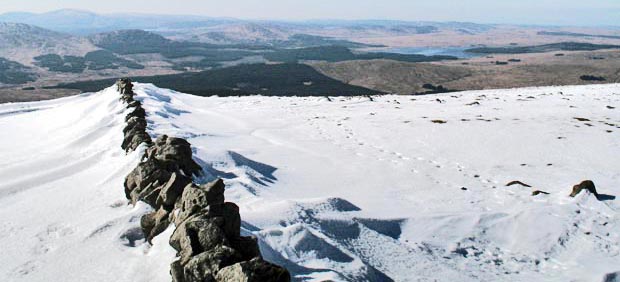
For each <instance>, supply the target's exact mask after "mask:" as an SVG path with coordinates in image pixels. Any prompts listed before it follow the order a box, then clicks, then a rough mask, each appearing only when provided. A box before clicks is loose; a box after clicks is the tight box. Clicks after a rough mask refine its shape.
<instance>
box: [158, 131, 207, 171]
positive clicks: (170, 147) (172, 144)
mask: <svg viewBox="0 0 620 282" xmlns="http://www.w3.org/2000/svg"><path fill="white" fill-rule="evenodd" d="M146 156H147V158H155V159H157V160H159V161H161V162H163V163H164V164H166V165H168V166H169V168H171V169H174V170H177V169H178V170H181V171H182V172H183V173H185V175H192V174H198V173H199V172H200V170H201V168H200V166H199V165H198V164H197V163H196V162H195V161H194V160H193V159H192V147H191V145H190V144H189V142H187V141H186V140H185V139H182V138H175V137H168V136H167V135H162V136H159V137H157V139H156V140H155V145H154V146H152V147H151V148H149V149H148V150H147V152H146Z"/></svg>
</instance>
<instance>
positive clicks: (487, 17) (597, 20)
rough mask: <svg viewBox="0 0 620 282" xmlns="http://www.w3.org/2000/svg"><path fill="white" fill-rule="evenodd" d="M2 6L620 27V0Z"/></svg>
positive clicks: (63, 1)
mask: <svg viewBox="0 0 620 282" xmlns="http://www.w3.org/2000/svg"><path fill="white" fill-rule="evenodd" d="M0 4H1V5H0V12H8V11H32V12H46V11H51V10H56V9H62V8H72V9H83V10H90V11H94V12H97V13H118V12H130V13H135V12H142V13H158V14H193V15H205V16H215V17H235V18H245V19H287V20H295V19H300V20H301V19H325V18H329V19H400V20H435V21H471V22H479V23H520V24H558V25H620V0H589V1H586V0H372V1H371V0H173V1H171V0H96V1H91V0H0Z"/></svg>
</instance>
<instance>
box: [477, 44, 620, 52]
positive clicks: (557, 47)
mask: <svg viewBox="0 0 620 282" xmlns="http://www.w3.org/2000/svg"><path fill="white" fill-rule="evenodd" d="M603 49H620V45H610V44H592V43H580V42H561V43H553V44H545V45H537V46H510V47H480V48H472V49H467V50H465V52H469V53H477V54H526V53H543V52H553V51H596V50H603Z"/></svg>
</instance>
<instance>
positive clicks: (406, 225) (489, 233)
mask: <svg viewBox="0 0 620 282" xmlns="http://www.w3.org/2000/svg"><path fill="white" fill-rule="evenodd" d="M134 91H135V92H136V93H137V94H138V95H137V98H136V99H140V100H141V102H142V103H143V107H144V108H145V109H146V112H147V115H148V116H147V120H148V132H149V134H150V135H151V136H152V137H157V136H159V135H162V134H168V135H170V136H176V137H181V138H186V139H187V140H188V141H189V142H190V143H191V144H192V147H193V148H194V159H195V161H196V162H197V163H198V164H199V165H200V166H201V167H202V169H203V172H204V177H202V178H201V179H195V181H196V182H199V183H206V182H208V181H211V180H213V179H215V178H217V177H220V178H223V179H225V182H226V186H227V190H226V198H227V199H228V200H229V201H232V202H235V203H237V204H238V205H239V207H240V212H241V218H242V219H243V220H244V222H243V223H242V228H243V230H242V233H243V234H245V235H249V234H253V235H255V236H257V237H258V238H259V240H260V245H261V251H262V253H263V255H264V256H265V258H266V259H268V260H270V261H273V262H275V263H277V264H280V265H283V266H285V267H286V268H287V269H288V270H289V271H291V273H292V274H293V275H294V276H295V278H296V279H298V280H309V281H321V280H327V279H331V280H335V281H392V280H393V281H429V280H430V281H433V280H438V281H454V280H456V281H540V280H545V281H567V280H570V281H603V279H604V277H605V275H607V274H610V275H608V277H612V276H613V274H611V273H614V272H617V271H620V267H618V266H619V265H620V256H619V254H620V243H619V242H620V232H619V231H618V230H620V227H619V226H620V225H619V224H620V222H619V213H618V208H619V203H618V200H617V199H616V198H615V196H617V195H619V194H620V187H619V184H618V183H619V180H620V162H619V161H618V160H617V156H618V155H620V142H619V140H620V138H618V133H620V112H619V110H618V108H617V107H618V106H620V85H618V84H609V85H596V86H574V87H546V88H527V89H511V90H489V91H470V92H459V93H449V94H441V95H432V96H417V97H411V96H381V97H374V98H372V99H370V98H367V97H352V98H340V97H332V98H316V97H313V98H295V97H290V98H275V97H239V98H217V97H207V98H204V97H196V96H190V95H185V94H182V93H177V92H174V91H170V90H165V89H160V88H157V87H155V86H153V85H150V84H136V87H135V89H134ZM126 114H127V113H126V110H125V109H124V106H123V105H122V104H121V103H119V102H118V94H117V93H116V91H115V89H114V88H108V89H106V90H103V91H101V92H98V93H88V94H83V95H79V96H75V97H69V98H63V99H58V100H53V101H45V102H35V103H16V104H4V105H0V130H1V131H2V132H3V135H2V138H0V152H1V154H0V155H1V156H2V159H1V160H0V179H2V180H1V181H0V219H1V222H2V224H1V225H0V249H1V250H2V254H1V255H0V277H2V280H3V281H50V280H52V281H53V280H62V281H83V280H89V281H169V280H170V275H169V273H168V270H169V267H168V266H169V264H170V263H171V262H172V261H173V260H174V259H175V258H174V256H175V251H174V250H173V249H172V248H171V247H169V246H168V237H169V236H170V235H171V232H172V230H171V229H169V230H167V231H166V232H164V233H163V234H161V235H159V236H158V237H156V238H155V239H154V240H153V245H152V246H151V245H149V244H148V243H145V242H144V240H143V239H141V238H142V237H143V236H141V234H137V232H140V227H139V218H140V217H141V216H142V215H143V214H145V213H147V212H150V208H149V207H147V206H146V205H142V204H138V205H137V206H136V207H132V206H128V205H127V200H126V199H125V198H124V193H123V190H122V187H123V180H124V177H125V175H127V174H128V173H129V172H130V171H131V170H132V169H133V168H134V167H135V166H136V164H137V163H138V161H139V159H140V157H141V155H142V153H143V151H141V149H139V150H137V151H136V152H134V153H130V154H128V155H126V154H125V153H124V152H123V150H122V149H121V148H119V144H121V143H122V140H123V132H122V129H123V127H124V116H125V115H126ZM439 121H441V122H439ZM585 179H591V180H593V181H594V183H596V188H597V190H598V192H599V193H600V194H601V197H599V198H598V199H597V198H596V197H594V196H593V195H591V194H589V193H587V192H583V193H581V194H579V195H578V196H577V197H575V198H571V197H569V196H568V195H569V194H570V192H571V188H572V186H573V185H575V184H578V183H579V182H581V181H582V180H585ZM515 180H518V181H521V182H523V183H525V184H529V185H530V186H532V187H526V186H523V185H511V186H505V184H507V183H509V182H511V181H515ZM534 190H542V191H545V192H548V193H549V194H544V193H543V194H538V195H536V196H532V192H533V191H534Z"/></svg>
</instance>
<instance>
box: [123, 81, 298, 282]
mask: <svg viewBox="0 0 620 282" xmlns="http://www.w3.org/2000/svg"><path fill="white" fill-rule="evenodd" d="M117 87H118V92H119V93H120V94H121V100H123V101H124V102H125V103H127V108H130V109H133V110H132V111H131V112H130V113H129V114H128V115H127V116H126V118H125V120H126V121H127V126H126V127H125V129H124V130H123V132H124V134H125V141H123V144H122V146H121V147H122V148H123V149H125V150H126V151H128V152H131V151H134V150H135V149H137V148H138V147H139V146H142V145H145V146H147V147H149V148H148V149H147V150H146V152H145V154H144V157H143V160H144V161H143V162H141V163H140V164H138V166H137V167H136V168H135V169H134V170H133V171H132V172H131V173H130V174H129V175H128V176H127V178H126V180H125V194H126V197H127V198H128V199H130V200H131V202H132V204H134V205H135V204H137V203H138V202H139V201H143V202H145V203H147V204H148V205H149V206H151V207H153V208H154V209H155V210H156V211H153V212H150V213H148V214H145V215H143V216H142V218H141V220H140V225H141V227H142V234H144V236H145V237H146V239H147V240H148V242H149V243H150V242H151V241H152V240H153V239H154V238H155V237H156V236H157V235H159V234H161V233H163V232H164V231H166V229H168V227H169V225H170V224H171V223H174V225H175V229H174V232H173V233H172V236H171V237H170V240H169V241H170V245H171V246H172V247H173V248H174V249H175V250H176V251H177V252H178V256H179V257H180V258H179V259H178V260H176V261H174V262H173V263H172V264H171V265H170V267H171V271H170V273H171V275H172V281H174V282H184V281H220V282H224V281H233V280H234V281H248V282H250V281H256V282H259V281H260V282H288V281H290V279H291V278H290V274H289V272H288V271H287V270H286V269H284V268H282V267H279V266H277V265H274V264H271V263H269V262H266V261H264V260H263V259H262V255H261V254H260V250H259V246H258V242H257V239H256V238H255V237H245V236H240V228H241V218H240V215H239V207H238V206H237V205H236V204H234V203H230V202H224V190H225V187H224V182H223V181H222V180H221V179H218V180H216V181H213V182H211V183H208V184H206V185H202V186H197V185H196V184H194V183H193V182H192V179H191V177H192V176H193V175H199V174H200V171H201V167H200V166H199V165H198V164H196V162H194V160H193V159H192V150H191V145H190V144H189V143H188V142H187V140H185V139H182V138H175V137H168V136H167V135H162V136H159V137H158V138H157V139H156V141H155V142H153V141H152V139H151V138H150V136H149V135H148V134H147V132H146V128H147V121H146V116H147V115H146V111H145V110H144V108H142V103H141V102H140V101H136V100H134V99H133V96H134V95H135V94H134V92H133V84H132V83H131V80H129V79H127V78H125V79H120V80H119V81H118V82H117ZM136 235H137V234H136ZM135 239H137V238H134V240H135Z"/></svg>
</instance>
